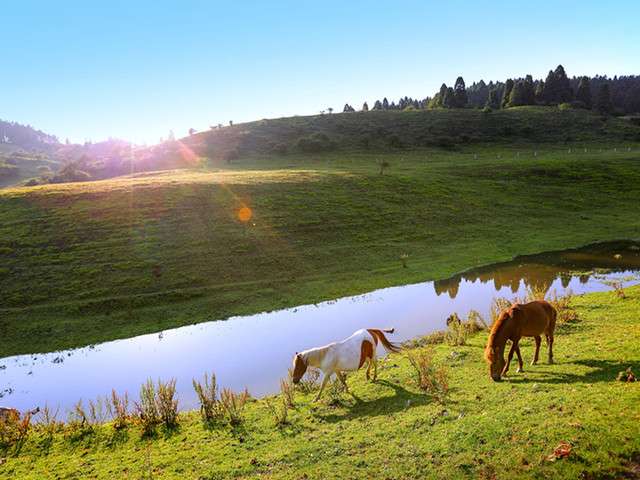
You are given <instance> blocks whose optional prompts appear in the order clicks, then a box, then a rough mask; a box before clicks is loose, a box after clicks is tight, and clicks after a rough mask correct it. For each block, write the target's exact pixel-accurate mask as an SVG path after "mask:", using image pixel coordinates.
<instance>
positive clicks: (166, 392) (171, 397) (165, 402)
mask: <svg viewBox="0 0 640 480" xmlns="http://www.w3.org/2000/svg"><path fill="white" fill-rule="evenodd" d="M156 403H157V405H158V413H159V415H160V421H161V422H162V423H164V425H165V427H167V428H174V427H175V426H177V425H178V398H177V397H176V379H175V378H172V379H171V380H169V381H168V382H162V381H161V380H158V393H157V395H156Z"/></svg>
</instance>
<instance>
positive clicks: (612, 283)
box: [602, 280, 627, 299]
mask: <svg viewBox="0 0 640 480" xmlns="http://www.w3.org/2000/svg"><path fill="white" fill-rule="evenodd" d="M602 283H604V284H605V285H608V286H609V287H611V288H613V291H614V292H615V293H616V297H618V298H620V299H625V298H627V296H626V295H625V294H624V288H623V286H622V282H621V281H620V280H606V281H604V282H602Z"/></svg>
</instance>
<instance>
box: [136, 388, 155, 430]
mask: <svg viewBox="0 0 640 480" xmlns="http://www.w3.org/2000/svg"><path fill="white" fill-rule="evenodd" d="M134 405H135V408H136V412H137V416H138V422H139V423H140V426H141V427H142V431H143V433H144V434H145V435H148V434H151V433H152V432H153V431H154V430H155V428H156V426H157V425H158V424H159V423H160V412H159V411H158V404H157V403H156V388H155V385H154V384H153V380H151V379H149V380H147V381H146V382H145V383H144V384H143V385H142V386H141V387H140V399H139V401H138V402H134Z"/></svg>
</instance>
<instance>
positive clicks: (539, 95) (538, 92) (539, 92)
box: [534, 80, 544, 103]
mask: <svg viewBox="0 0 640 480" xmlns="http://www.w3.org/2000/svg"><path fill="white" fill-rule="evenodd" d="M534 98H535V102H536V103H543V102H544V81H543V80H540V81H539V82H538V83H537V84H536V88H535V93H534Z"/></svg>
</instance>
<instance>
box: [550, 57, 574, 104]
mask: <svg viewBox="0 0 640 480" xmlns="http://www.w3.org/2000/svg"><path fill="white" fill-rule="evenodd" d="M554 76H555V81H556V90H557V103H566V102H570V101H571V100H573V90H572V89H571V83H570V82H569V78H568V77H567V74H566V72H565V71H564V67H563V66H562V65H558V66H557V67H556V71H555V72H554Z"/></svg>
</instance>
